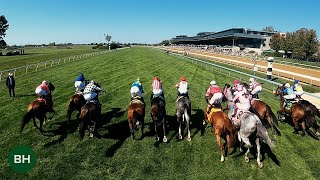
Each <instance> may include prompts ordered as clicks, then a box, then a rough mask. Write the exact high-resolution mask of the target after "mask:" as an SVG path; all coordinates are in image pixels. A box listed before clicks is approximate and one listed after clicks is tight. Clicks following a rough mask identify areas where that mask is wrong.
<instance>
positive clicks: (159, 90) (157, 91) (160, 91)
mask: <svg viewBox="0 0 320 180" xmlns="http://www.w3.org/2000/svg"><path fill="white" fill-rule="evenodd" d="M152 92H153V94H154V95H160V94H162V89H157V90H152Z"/></svg>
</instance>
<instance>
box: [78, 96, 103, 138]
mask: <svg viewBox="0 0 320 180" xmlns="http://www.w3.org/2000/svg"><path fill="white" fill-rule="evenodd" d="M100 115H101V107H100V105H99V104H98V103H95V102H89V103H87V104H85V105H83V106H82V107H81V112H80V116H79V134H80V139H83V137H84V134H85V130H86V129H87V128H89V136H90V137H93V136H94V135H97V123H98V122H99V118H100ZM91 124H93V126H92V127H91Z"/></svg>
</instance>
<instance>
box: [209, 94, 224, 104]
mask: <svg viewBox="0 0 320 180" xmlns="http://www.w3.org/2000/svg"><path fill="white" fill-rule="evenodd" d="M222 97H223V95H222V93H214V94H213V96H212V98H211V99H210V101H209V103H210V104H211V105H212V104H219V103H221V101H222Z"/></svg>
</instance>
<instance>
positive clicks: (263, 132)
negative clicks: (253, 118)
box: [257, 123, 275, 147]
mask: <svg viewBox="0 0 320 180" xmlns="http://www.w3.org/2000/svg"><path fill="white" fill-rule="evenodd" d="M257 136H258V137H260V138H261V139H262V140H264V142H266V143H267V144H268V145H269V146H270V147H275V145H274V144H273V142H272V141H271V139H270V137H269V135H268V131H267V129H266V128H265V127H264V126H263V125H262V123H257Z"/></svg>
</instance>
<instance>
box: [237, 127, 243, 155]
mask: <svg viewBox="0 0 320 180" xmlns="http://www.w3.org/2000/svg"><path fill="white" fill-rule="evenodd" d="M238 140H239V143H240V144H239V150H240V152H243V150H242V143H243V142H242V139H241V134H240V132H238Z"/></svg>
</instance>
